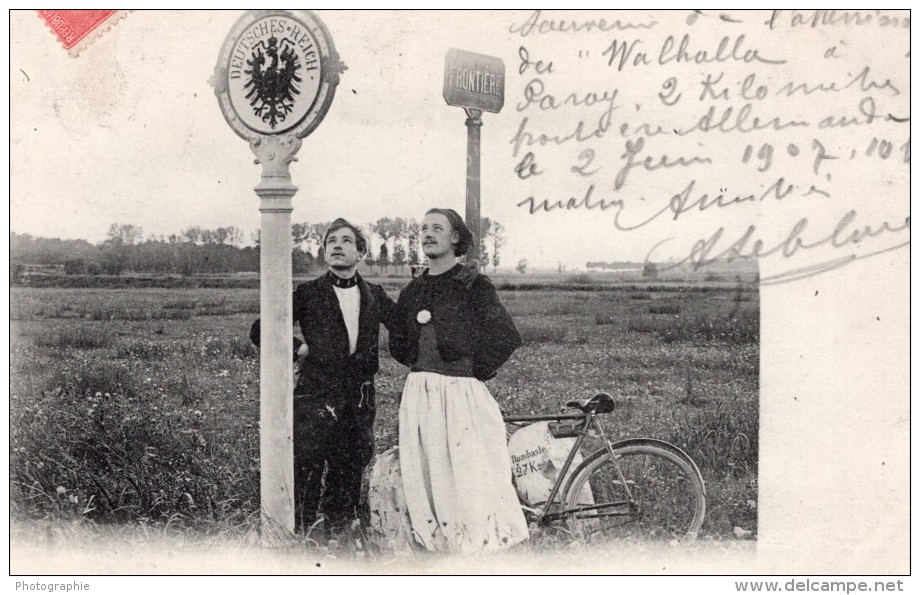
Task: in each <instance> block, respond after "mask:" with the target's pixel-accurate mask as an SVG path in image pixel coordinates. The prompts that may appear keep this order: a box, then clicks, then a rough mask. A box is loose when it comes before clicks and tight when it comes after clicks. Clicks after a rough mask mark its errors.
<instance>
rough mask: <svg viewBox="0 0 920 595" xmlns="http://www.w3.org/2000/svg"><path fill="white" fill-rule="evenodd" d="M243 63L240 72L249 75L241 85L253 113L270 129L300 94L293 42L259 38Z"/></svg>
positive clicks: (284, 115)
mask: <svg viewBox="0 0 920 595" xmlns="http://www.w3.org/2000/svg"><path fill="white" fill-rule="evenodd" d="M266 62H267V65H266ZM246 65H247V66H248V67H249V68H248V69H246V70H244V71H243V72H244V73H246V74H247V75H249V80H248V81H246V84H245V85H244V86H243V89H248V93H246V99H248V100H249V104H250V105H251V106H252V110H253V113H255V115H256V116H259V117H260V118H262V121H263V122H267V123H268V125H269V126H271V127H272V128H273V129H274V128H275V127H276V126H277V125H278V123H279V122H283V121H284V119H285V118H286V117H287V115H288V114H289V113H291V111H292V110H293V109H294V96H295V95H299V94H300V90H299V89H298V88H297V83H299V82H301V78H300V76H299V75H298V74H297V71H298V70H300V68H301V64H300V58H298V56H297V53H296V52H295V51H294V44H293V43H292V42H291V41H290V40H289V39H287V38H284V39H282V40H281V43H280V45H279V43H278V39H277V38H276V37H274V36H272V37H271V38H270V39H269V40H268V45H266V42H265V41H261V42H259V43H258V44H257V45H256V46H255V47H254V48H253V51H252V57H251V58H250V59H249V60H246Z"/></svg>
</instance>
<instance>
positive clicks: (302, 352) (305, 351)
mask: <svg viewBox="0 0 920 595" xmlns="http://www.w3.org/2000/svg"><path fill="white" fill-rule="evenodd" d="M309 354H310V348H309V347H308V346H307V344H306V343H304V344H302V345H301V346H300V347H298V348H297V368H298V369H301V368H303V365H304V362H305V361H307V356H308V355H309Z"/></svg>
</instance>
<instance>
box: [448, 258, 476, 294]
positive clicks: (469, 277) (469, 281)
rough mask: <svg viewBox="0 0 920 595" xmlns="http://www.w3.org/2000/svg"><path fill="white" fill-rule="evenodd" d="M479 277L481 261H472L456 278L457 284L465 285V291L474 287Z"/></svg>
mask: <svg viewBox="0 0 920 595" xmlns="http://www.w3.org/2000/svg"><path fill="white" fill-rule="evenodd" d="M478 276H479V261H478V260H471V261H469V262H467V263H466V264H464V265H462V266H461V267H460V270H459V271H458V272H457V275H456V276H455V277H454V279H456V281H457V283H460V284H461V285H463V287H464V289H470V288H472V287H473V283H474V282H475V281H476V277H478Z"/></svg>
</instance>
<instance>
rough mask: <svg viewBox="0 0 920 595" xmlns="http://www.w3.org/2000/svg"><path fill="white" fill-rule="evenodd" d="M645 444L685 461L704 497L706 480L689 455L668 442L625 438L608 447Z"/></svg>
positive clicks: (654, 439)
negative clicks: (690, 467)
mask: <svg viewBox="0 0 920 595" xmlns="http://www.w3.org/2000/svg"><path fill="white" fill-rule="evenodd" d="M645 444H648V445H652V446H657V447H659V448H663V449H665V450H669V451H671V452H672V453H674V454H676V455H677V456H679V457H680V458H682V459H684V460H685V461H687V462H688V463H690V465H691V466H692V467H693V470H694V471H696V475H697V477H699V478H700V483H701V484H702V485H703V495H704V496H705V495H706V480H704V479H703V474H702V473H700V468H699V467H697V466H696V463H695V462H694V461H693V459H691V458H690V455H688V454H687V453H686V452H684V450H683V449H682V448H681V447H679V446H677V445H674V444H671V443H670V442H665V441H664V440H659V439H657V438H626V439H625V440H619V441H617V442H614V443H612V444H611V445H610V447H611V448H612V449H613V450H616V449H618V448H622V447H625V446H640V445H645ZM600 450H602V451H605V452H606V449H605V448H602V449H600Z"/></svg>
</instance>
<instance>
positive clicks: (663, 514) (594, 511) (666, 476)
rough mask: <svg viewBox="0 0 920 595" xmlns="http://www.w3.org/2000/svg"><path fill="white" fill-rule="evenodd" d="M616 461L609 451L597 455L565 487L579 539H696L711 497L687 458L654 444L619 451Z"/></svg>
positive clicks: (571, 526)
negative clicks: (707, 498) (708, 496)
mask: <svg viewBox="0 0 920 595" xmlns="http://www.w3.org/2000/svg"><path fill="white" fill-rule="evenodd" d="M675 450H676V449H675ZM614 455H615V460H612V459H611V457H610V454H609V453H608V452H607V451H606V449H601V450H598V451H596V452H595V453H593V454H592V455H591V456H590V457H588V458H587V459H585V461H584V462H583V463H582V464H581V465H579V467H578V468H577V469H576V470H575V472H574V473H573V474H572V478H571V479H570V480H569V482H568V485H567V486H566V490H565V495H564V497H563V502H565V510H566V512H565V518H566V523H567V525H568V527H569V529H570V530H571V531H572V532H573V533H574V534H575V535H576V537H579V538H582V539H586V540H588V541H605V540H614V539H616V540H620V539H623V540H638V541H658V540H662V541H672V540H684V539H687V540H690V539H696V536H697V534H698V532H699V530H700V527H701V526H702V524H703V517H704V516H705V514H706V495H705V491H704V489H703V481H702V478H701V477H700V475H699V472H698V471H697V469H696V467H695V466H694V465H693V464H692V462H690V461H689V460H687V458H686V455H684V454H683V453H682V452H680V451H677V452H674V451H672V450H669V449H668V448H666V445H658V444H654V443H644V444H642V443H640V444H631V445H624V446H622V447H619V448H614ZM618 470H619V472H618ZM624 480H625V485H624Z"/></svg>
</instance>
